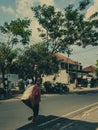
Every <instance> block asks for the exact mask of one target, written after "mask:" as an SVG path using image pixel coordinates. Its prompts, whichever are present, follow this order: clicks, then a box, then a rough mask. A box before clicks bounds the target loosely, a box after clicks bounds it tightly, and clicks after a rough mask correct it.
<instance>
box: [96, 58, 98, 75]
mask: <svg viewBox="0 0 98 130" xmlns="http://www.w3.org/2000/svg"><path fill="white" fill-rule="evenodd" d="M96 66H97V68H96V70H95V72H96V76H97V77H98V60H97V61H96Z"/></svg>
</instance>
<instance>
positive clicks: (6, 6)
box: [0, 0, 98, 67]
mask: <svg viewBox="0 0 98 130" xmlns="http://www.w3.org/2000/svg"><path fill="white" fill-rule="evenodd" d="M80 1H81V0H0V25H3V24H4V22H10V21H11V20H15V19H17V18H26V17H28V18H29V19H30V20H31V21H32V22H31V25H30V28H31V29H32V40H31V42H37V41H38V42H39V41H40V38H39V33H38V31H37V28H38V27H39V24H38V22H37V20H36V19H34V14H33V12H32V10H31V7H33V6H36V5H38V4H40V5H43V4H46V5H53V6H55V8H57V9H58V10H61V9H63V8H66V7H67V6H68V5H69V4H74V6H75V7H77V6H78V4H79V2H80ZM90 1H91V4H90V5H89V6H88V8H87V10H85V17H86V19H87V18H89V16H90V15H91V14H92V13H94V12H96V11H98V0H90ZM1 38H2V35H1V36H0V40H1ZM71 48H72V49H73V52H72V54H71V55H70V58H71V59H73V60H75V61H77V62H80V63H81V64H82V65H83V67H86V66H89V65H95V64H96V60H97V59H98V46H96V47H92V46H88V47H86V48H85V49H84V48H81V47H77V46H72V47H71ZM65 55H66V54H65ZM66 56H67V55H66Z"/></svg>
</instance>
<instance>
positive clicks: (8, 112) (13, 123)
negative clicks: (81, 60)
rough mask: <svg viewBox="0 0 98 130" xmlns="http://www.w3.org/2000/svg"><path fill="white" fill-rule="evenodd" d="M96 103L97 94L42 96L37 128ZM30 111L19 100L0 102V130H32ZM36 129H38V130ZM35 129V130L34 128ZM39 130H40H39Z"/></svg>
mask: <svg viewBox="0 0 98 130" xmlns="http://www.w3.org/2000/svg"><path fill="white" fill-rule="evenodd" d="M97 101H98V92H96V91H95V92H89V93H88V92H86V93H83V92H81V93H73V94H66V95H52V96H42V101H41V104H40V113H39V115H40V116H39V118H38V119H37V120H38V124H37V125H38V126H39V127H40V126H41V125H43V126H44V124H45V123H46V124H47V127H48V125H50V124H51V123H52V122H51V123H49V124H48V123H47V122H49V121H50V120H54V119H56V118H59V117H61V116H64V115H66V114H68V113H71V112H73V111H76V110H78V109H81V108H83V107H86V106H88V105H90V104H93V103H95V102H97ZM31 116H32V111H31V109H29V108H28V107H27V106H25V105H24V104H23V103H22V102H21V101H20V100H11V101H5V102H0V130H32V129H33V130H34V126H33V125H32V124H31V121H29V120H28V118H29V117H31ZM39 127H38V128H37V129H40V128H39ZM35 129H36V128H35ZM40 130H41V129H40Z"/></svg>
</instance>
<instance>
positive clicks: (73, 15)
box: [32, 0, 98, 54]
mask: <svg viewBox="0 0 98 130" xmlns="http://www.w3.org/2000/svg"><path fill="white" fill-rule="evenodd" d="M89 3H90V2H89V0H83V1H81V2H80V4H79V7H78V8H74V6H73V5H69V6H68V7H67V8H65V9H64V11H62V12H61V11H56V9H55V8H54V6H46V5H43V6H40V5H39V6H36V7H32V11H34V13H35V18H37V20H38V22H39V24H40V25H41V26H42V28H40V29H39V31H40V37H42V38H43V40H44V42H45V44H46V47H47V48H48V50H49V51H51V53H52V54H53V53H56V52H62V53H63V52H65V51H66V50H68V48H69V46H70V45H79V46H82V47H86V46H87V45H93V46H94V45H97V42H98V41H97V39H98V32H97V30H96V29H95V28H94V21H90V20H86V19H85V14H84V13H83V10H84V9H86V7H87V6H88V5H89ZM96 22H97V21H96Z"/></svg>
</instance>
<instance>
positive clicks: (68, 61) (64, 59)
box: [55, 53, 81, 65]
mask: <svg viewBox="0 0 98 130" xmlns="http://www.w3.org/2000/svg"><path fill="white" fill-rule="evenodd" d="M55 56H56V57H57V58H58V59H59V60H62V61H63V62H65V63H69V64H73V65H76V64H77V65H81V63H78V62H76V61H74V60H72V59H70V58H68V57H65V56H64V55H62V54H60V53H56V54H55Z"/></svg>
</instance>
